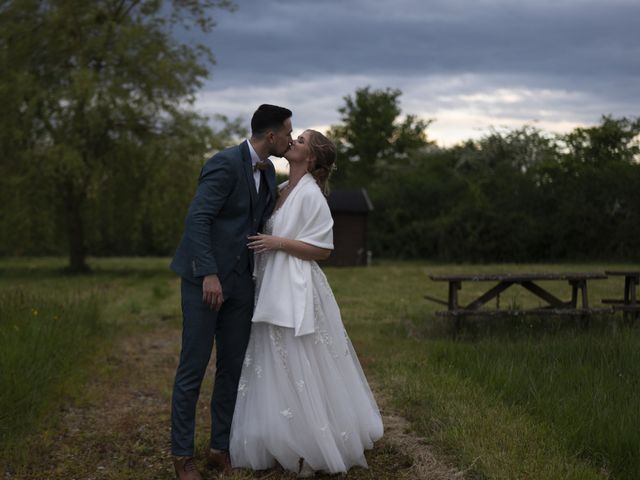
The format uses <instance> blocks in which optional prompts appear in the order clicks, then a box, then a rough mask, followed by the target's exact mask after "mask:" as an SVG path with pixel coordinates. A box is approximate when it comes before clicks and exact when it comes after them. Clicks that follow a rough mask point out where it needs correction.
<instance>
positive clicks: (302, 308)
mask: <svg viewBox="0 0 640 480" xmlns="http://www.w3.org/2000/svg"><path fill="white" fill-rule="evenodd" d="M284 185H285V184H282V186H284ZM332 228H333V218H331V212H330V210H329V205H328V204H327V200H326V199H325V197H324V195H323V194H322V192H321V191H320V187H318V185H317V184H316V181H315V179H314V178H313V177H312V176H311V174H309V173H307V174H305V175H304V176H303V177H302V178H301V179H300V181H299V182H298V184H297V185H296V186H295V187H294V188H293V190H292V191H291V193H289V196H288V197H287V199H286V200H285V202H284V203H283V204H282V206H281V207H280V209H279V210H278V211H276V212H275V213H274V215H273V232H272V235H274V236H277V237H284V238H290V239H294V240H300V241H302V242H305V243H308V244H310V245H315V246H316V247H321V248H328V249H333V230H332ZM259 255H264V258H262V259H259V260H260V261H263V262H264V273H263V274H262V275H263V276H262V278H261V279H260V280H259V281H258V285H257V287H258V291H257V292H256V293H257V296H258V300H257V302H256V308H255V311H254V313H253V319H252V321H253V322H266V323H271V324H274V325H280V326H283V327H289V328H294V329H295V335H296V336H300V335H307V334H309V333H313V332H314V331H315V322H314V310H313V283H312V282H313V279H312V274H311V273H312V272H311V266H312V262H311V261H308V260H301V259H299V258H296V257H294V256H293V255H289V254H288V253H285V252H283V251H282V250H276V251H272V252H266V253H262V254H259ZM257 273H258V274H260V272H257Z"/></svg>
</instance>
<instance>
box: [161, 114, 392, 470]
mask: <svg viewBox="0 0 640 480" xmlns="http://www.w3.org/2000/svg"><path fill="white" fill-rule="evenodd" d="M291 116H292V113H291V111H290V110H289V109H286V108H283V107H278V106H275V105H266V104H265V105H260V106H259V107H258V109H257V110H256V111H255V113H254V114H253V117H252V119H251V137H250V138H249V139H248V140H245V141H244V142H242V143H241V144H240V145H236V146H234V147H231V148H228V149H226V150H223V151H221V152H218V153H216V154H215V155H214V156H213V157H211V158H210V159H209V160H208V161H207V162H206V163H205V165H204V167H203V168H202V170H201V172H200V176H199V178H198V186H197V189H196V192H195V195H194V197H193V200H192V201H191V205H190V207H189V211H188V213H187V218H186V222H185V230H184V235H183V237H182V240H181V241H180V244H179V245H178V248H177V251H176V254H175V256H174V258H173V261H172V263H171V268H172V269H173V270H174V271H175V272H176V273H178V274H179V275H180V276H181V295H182V314H183V326H182V350H181V352H180V362H179V365H178V369H177V372H176V376H175V383H174V387H173V395H172V402H171V452H172V455H173V459H174V467H175V471H176V475H177V477H178V478H179V479H180V480H200V479H201V478H202V477H201V476H200V473H199V472H198V468H197V466H196V463H195V461H194V434H195V414H196V403H197V400H198V396H199V393H200V387H201V384H202V379H203V377H204V375H205V371H206V368H207V364H208V363H209V359H210V356H211V352H212V350H213V346H214V342H215V347H216V348H215V352H216V370H215V383H214V387H213V395H212V397H211V439H210V443H209V448H208V450H207V454H206V457H207V464H208V466H209V467H212V468H214V469H216V470H218V471H220V472H221V473H222V474H223V475H227V474H230V473H231V472H232V468H236V467H241V468H250V469H253V470H262V469H268V468H272V467H274V466H276V465H278V464H279V465H280V466H282V468H284V469H285V470H287V471H291V472H294V473H295V474H297V476H298V477H299V478H303V477H311V476H313V475H314V473H315V472H320V471H322V472H326V473H338V472H346V471H347V470H348V469H349V468H350V467H352V466H355V465H358V466H361V467H367V462H366V459H365V456H364V450H365V449H369V448H371V447H372V446H373V442H374V441H376V440H377V439H379V438H380V437H382V433H383V426H382V419H381V416H380V412H379V410H378V406H377V405H376V402H375V399H374V398H373V395H372V393H371V390H370V388H369V385H368V383H367V380H366V378H365V376H364V373H363V371H362V368H361V367H360V363H359V361H358V358H357V356H356V353H355V351H354V349H353V346H352V345H351V341H350V340H349V337H348V335H347V333H346V331H345V329H344V325H343V323H342V319H341V316H340V310H339V308H338V305H337V303H336V300H335V298H334V296H333V293H332V291H331V288H330V287H329V284H328V282H327V279H326V277H325V275H324V273H323V272H322V270H321V269H320V267H319V266H318V264H317V263H316V261H317V260H322V259H326V258H327V257H328V256H329V255H330V253H331V250H332V249H333V230H332V229H333V220H332V217H331V212H330V210H329V206H328V204H327V200H326V197H325V192H326V191H327V182H328V179H329V175H330V173H331V171H332V170H333V169H334V166H335V161H336V147H335V145H334V144H333V143H332V142H331V141H330V140H329V139H328V138H326V137H325V136H324V135H322V134H321V133H319V132H317V131H314V130H306V131H304V132H303V133H302V134H301V135H300V136H299V137H298V138H297V139H296V140H292V137H291V134H292V131H293V130H292V125H291ZM270 156H276V157H284V158H285V159H286V160H287V161H288V163H289V179H288V181H286V182H284V183H282V184H281V185H279V186H276V173H275V168H274V166H273V164H272V163H271V161H270V160H269V157H270Z"/></svg>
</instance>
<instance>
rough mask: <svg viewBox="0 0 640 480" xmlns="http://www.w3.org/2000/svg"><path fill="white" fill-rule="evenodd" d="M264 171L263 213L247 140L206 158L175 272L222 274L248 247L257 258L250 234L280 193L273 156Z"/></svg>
mask: <svg viewBox="0 0 640 480" xmlns="http://www.w3.org/2000/svg"><path fill="white" fill-rule="evenodd" d="M263 173H264V175H265V180H266V183H267V187H268V196H267V205H266V208H265V209H264V212H263V214H262V215H259V213H258V209H257V202H258V194H257V192H256V188H255V182H254V179H253V168H252V164H251V154H250V153H249V146H248V145H247V141H244V142H242V143H241V144H240V145H236V146H235V147H231V148H228V149H226V150H223V151H221V152H218V153H216V154H215V155H214V156H213V157H211V158H210V159H209V160H207V162H206V163H205V165H204V167H202V170H201V172H200V177H199V179H198V188H197V190H196V193H195V195H194V197H193V200H192V201H191V205H190V207H189V211H188V213H187V219H186V222H185V230H184V235H183V236H182V240H181V241H180V244H179V245H178V248H177V250H176V254H175V256H174V257H173V261H172V262H171V269H172V270H173V271H174V272H176V273H178V274H179V275H180V276H182V277H183V278H185V279H186V280H189V281H191V282H193V283H202V280H203V277H204V276H205V275H209V274H213V273H215V274H218V276H219V277H220V279H221V280H222V279H224V277H226V275H227V274H228V273H229V272H231V271H232V270H233V269H234V268H235V266H236V264H237V263H238V262H239V261H240V260H241V259H245V260H246V254H247V253H248V255H249V257H250V258H252V253H251V252H248V249H247V242H248V240H247V236H248V235H251V234H255V233H256V232H258V231H260V230H261V228H262V226H263V224H264V221H265V219H266V218H268V217H269V215H271V213H272V211H273V207H274V204H275V199H276V174H275V168H274V166H273V164H272V163H271V162H270V161H268V168H267V169H266V170H264V172H263Z"/></svg>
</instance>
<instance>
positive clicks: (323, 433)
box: [229, 211, 383, 473]
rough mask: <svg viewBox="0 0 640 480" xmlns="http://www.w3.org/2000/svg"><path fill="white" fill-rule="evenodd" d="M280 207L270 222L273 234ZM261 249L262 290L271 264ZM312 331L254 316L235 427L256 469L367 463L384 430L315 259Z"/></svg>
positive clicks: (234, 456)
mask: <svg viewBox="0 0 640 480" xmlns="http://www.w3.org/2000/svg"><path fill="white" fill-rule="evenodd" d="M279 214H280V213H279V211H276V213H274V215H273V216H272V217H271V219H269V221H268V222H267V225H266V228H265V233H271V231H272V229H273V222H274V217H275V216H277V215H279ZM268 255H273V253H266V254H261V255H256V267H255V275H256V292H259V291H260V283H261V281H262V279H263V277H264V275H265V266H266V265H267V264H268V261H267V260H268V257H267V256H268ZM311 278H312V284H313V311H314V322H315V325H314V327H315V328H314V332H313V333H310V334H306V335H301V336H295V335H294V329H293V328H288V327H283V326H278V325H276V324H274V323H278V322H277V319H274V320H275V321H274V323H269V322H264V321H262V322H260V323H254V324H253V325H252V330H251V338H250V340H249V346H248V348H247V352H246V355H245V360H244V365H243V368H242V375H241V377H240V383H239V386H238V398H237V402H236V407H235V413H234V416H233V424H232V427H231V439H230V447H229V449H230V454H231V463H232V465H233V466H234V467H246V468H251V469H254V470H262V469H266V468H271V467H274V466H275V465H276V462H277V463H279V464H280V465H281V466H282V467H283V468H285V469H286V470H289V471H292V472H298V471H299V468H300V465H301V462H302V459H304V461H305V462H306V465H305V467H306V468H308V467H310V468H311V469H313V470H315V471H324V472H329V473H338V472H346V471H347V470H348V469H349V468H350V467H352V466H355V465H358V466H362V467H366V466H367V461H366V459H365V456H364V450H365V449H369V448H371V447H372V446H373V442H374V441H375V440H377V439H379V438H380V437H381V436H382V433H383V426H382V419H381V417H380V412H379V410H378V407H377V405H376V402H375V400H374V398H373V395H372V393H371V390H370V388H369V385H368V383H367V380H366V378H365V376H364V373H363V371H362V368H361V367H360V363H359V361H358V358H357V357H356V354H355V351H354V349H353V346H352V345H351V341H350V340H349V337H348V336H347V333H346V331H345V329H344V326H343V324H342V319H341V317H340V310H339V308H338V305H337V303H336V301H335V298H334V296H333V293H332V291H331V288H330V287H329V284H328V282H327V279H326V277H325V275H324V273H323V272H322V270H321V269H320V267H318V265H317V264H316V263H315V262H311Z"/></svg>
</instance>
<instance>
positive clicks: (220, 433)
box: [171, 268, 255, 456]
mask: <svg viewBox="0 0 640 480" xmlns="http://www.w3.org/2000/svg"><path fill="white" fill-rule="evenodd" d="M254 289H255V287H254V283H253V279H252V276H251V272H250V270H249V269H248V268H247V269H246V270H245V271H244V272H242V273H238V272H236V271H232V272H231V273H230V274H229V275H228V276H227V277H226V278H225V279H224V281H223V282H222V292H223V296H224V303H223V304H222V307H221V308H220V310H219V311H218V312H216V311H215V310H212V309H211V308H210V307H209V306H208V305H206V304H204V303H203V302H202V285H197V284H194V283H191V282H189V281H187V280H185V279H184V278H183V279H182V286H181V290H182V318H183V320H182V322H183V323H182V350H181V352H180V363H179V365H178V369H177V372H176V377H175V383H174V386H173V395H172V399H171V451H172V453H173V455H177V456H191V455H193V454H194V436H195V416H196V404H197V402H198V396H199V394H200V387H201V385H202V379H203V378H204V375H205V372H206V369H207V364H208V363H209V359H210V357H211V351H212V349H213V344H214V341H215V346H216V373H215V382H214V386H213V395H212V396H211V441H210V446H211V448H215V449H220V450H227V449H228V448H229V434H230V432H231V421H232V418H233V411H234V408H235V403H236V395H237V390H238V381H239V379H240V373H241V371H242V363H243V361H244V354H245V351H246V349H247V344H248V342H249V334H250V332H251V317H252V315H253V307H254Z"/></svg>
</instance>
